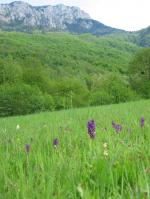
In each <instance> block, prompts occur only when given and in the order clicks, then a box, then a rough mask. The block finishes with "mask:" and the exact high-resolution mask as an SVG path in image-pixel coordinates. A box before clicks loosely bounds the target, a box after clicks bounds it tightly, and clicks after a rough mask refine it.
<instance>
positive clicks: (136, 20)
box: [0, 0, 150, 30]
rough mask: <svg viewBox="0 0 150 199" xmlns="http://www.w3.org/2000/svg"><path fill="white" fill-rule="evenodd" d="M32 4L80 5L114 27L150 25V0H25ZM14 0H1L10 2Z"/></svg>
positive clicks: (138, 27)
mask: <svg viewBox="0 0 150 199" xmlns="http://www.w3.org/2000/svg"><path fill="white" fill-rule="evenodd" d="M24 1H26V2H28V3H30V4H32V5H45V4H51V5H54V4H59V3H63V4H66V5H70V6H79V7H80V8H81V9H83V10H85V11H86V12H88V13H89V14H90V15H91V17H92V18H94V19H96V20H98V21H100V22H102V23H104V24H106V25H110V26H112V27H116V28H121V29H125V30H138V29H141V28H144V27H147V26H149V25H150V12H149V8H150V0H24ZM8 2H12V0H1V1H0V3H8Z"/></svg>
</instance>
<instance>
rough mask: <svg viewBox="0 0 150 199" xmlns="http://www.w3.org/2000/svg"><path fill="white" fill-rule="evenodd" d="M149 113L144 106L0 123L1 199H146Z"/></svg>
mask: <svg viewBox="0 0 150 199" xmlns="http://www.w3.org/2000/svg"><path fill="white" fill-rule="evenodd" d="M149 110H150V101H149V100H148V101H139V102H134V103H126V104H120V105H109V106H101V107H93V108H82V109H72V110H68V111H59V112H51V113H42V114H36V115H30V116H24V117H23V116H19V117H11V118H1V119H0V143H1V144H0V162H1V164H0V173H1V175H0V198H3V199H5V198H9V199H15V198H18V199H23V198H24V199H26V198H36V199H45V198H53V199H66V198H69V199H79V198H83V199H91V198H92V199H98V198H101V199H107V198H112V199H117V198H120V199H131V198H139V199H143V198H147V199H148V198H150V186H149V185H150V165H149V158H150V147H149V140H150V133H149V132H150V126H149V123H150V112H149ZM141 118H143V119H142V123H141ZM91 119H93V120H94V121H95V124H96V129H95V131H96V137H95V139H91V138H90V136H89V135H88V129H87V122H88V121H89V120H91ZM112 121H114V122H115V123H117V124H119V125H121V127H122V130H121V131H119V132H118V131H116V130H117V129H116V130H115V128H113V127H112ZM143 121H144V122H143ZM56 138H57V139H58V142H54V145H53V140H54V139H56Z"/></svg>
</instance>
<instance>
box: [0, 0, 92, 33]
mask: <svg viewBox="0 0 150 199" xmlns="http://www.w3.org/2000/svg"><path fill="white" fill-rule="evenodd" d="M76 19H90V16H89V15H88V14H87V13H85V12H84V11H82V10H80V9H79V8H78V7H69V6H65V5H62V4H60V5H56V6H39V7H34V6H31V5H29V4H28V3H25V2H21V1H15V2H13V3H10V4H1V5H0V21H1V22H3V23H9V24H10V25H11V24H14V25H15V24H16V25H18V24H19V23H20V25H21V26H22V27H23V26H25V27H26V26H28V27H35V28H36V27H40V28H44V29H47V30H55V29H56V30H66V29H67V26H66V24H71V23H73V22H74V21H75V20H76ZM17 23H18V24H17Z"/></svg>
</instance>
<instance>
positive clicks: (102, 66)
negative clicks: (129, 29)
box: [0, 32, 140, 116]
mask: <svg viewBox="0 0 150 199" xmlns="http://www.w3.org/2000/svg"><path fill="white" fill-rule="evenodd" d="M139 49H140V47H138V46H137V45H135V44H133V43H132V42H129V41H128V40H127V39H125V38H124V37H118V38H117V37H111V36H103V37H96V36H92V35H90V34H84V35H71V34H66V33H48V34H35V33H34V34H25V33H16V32H10V33H8V32H0V93H1V94H0V115H1V116H5V115H17V114H27V113H33V112H36V111H45V110H54V109H57V110H59V109H66V108H71V107H81V106H89V105H100V104H109V103H118V102H124V101H129V100H133V99H135V98H136V97H135V93H134V92H132V90H131V89H130V86H129V82H128V76H127V74H126V72H127V70H128V66H129V62H130V60H131V59H132V57H133V56H134V54H135V53H136V52H137V51H138V50H139ZM111 86H112V88H111V90H110V87H111Z"/></svg>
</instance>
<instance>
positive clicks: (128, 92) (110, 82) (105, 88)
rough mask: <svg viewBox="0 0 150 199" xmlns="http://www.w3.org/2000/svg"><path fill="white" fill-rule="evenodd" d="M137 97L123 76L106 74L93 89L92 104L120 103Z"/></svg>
mask: <svg viewBox="0 0 150 199" xmlns="http://www.w3.org/2000/svg"><path fill="white" fill-rule="evenodd" d="M135 99H137V94H136V93H135V92H134V91H133V90H132V89H131V88H130V85H129V83H128V82H126V81H125V80H124V79H123V77H119V76H116V75H113V74H111V75H106V76H105V77H104V78H103V79H102V80H101V81H100V83H99V86H97V88H96V89H95V90H94V91H93V94H92V96H91V105H101V104H112V103H120V102H126V101H131V100H135Z"/></svg>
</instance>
